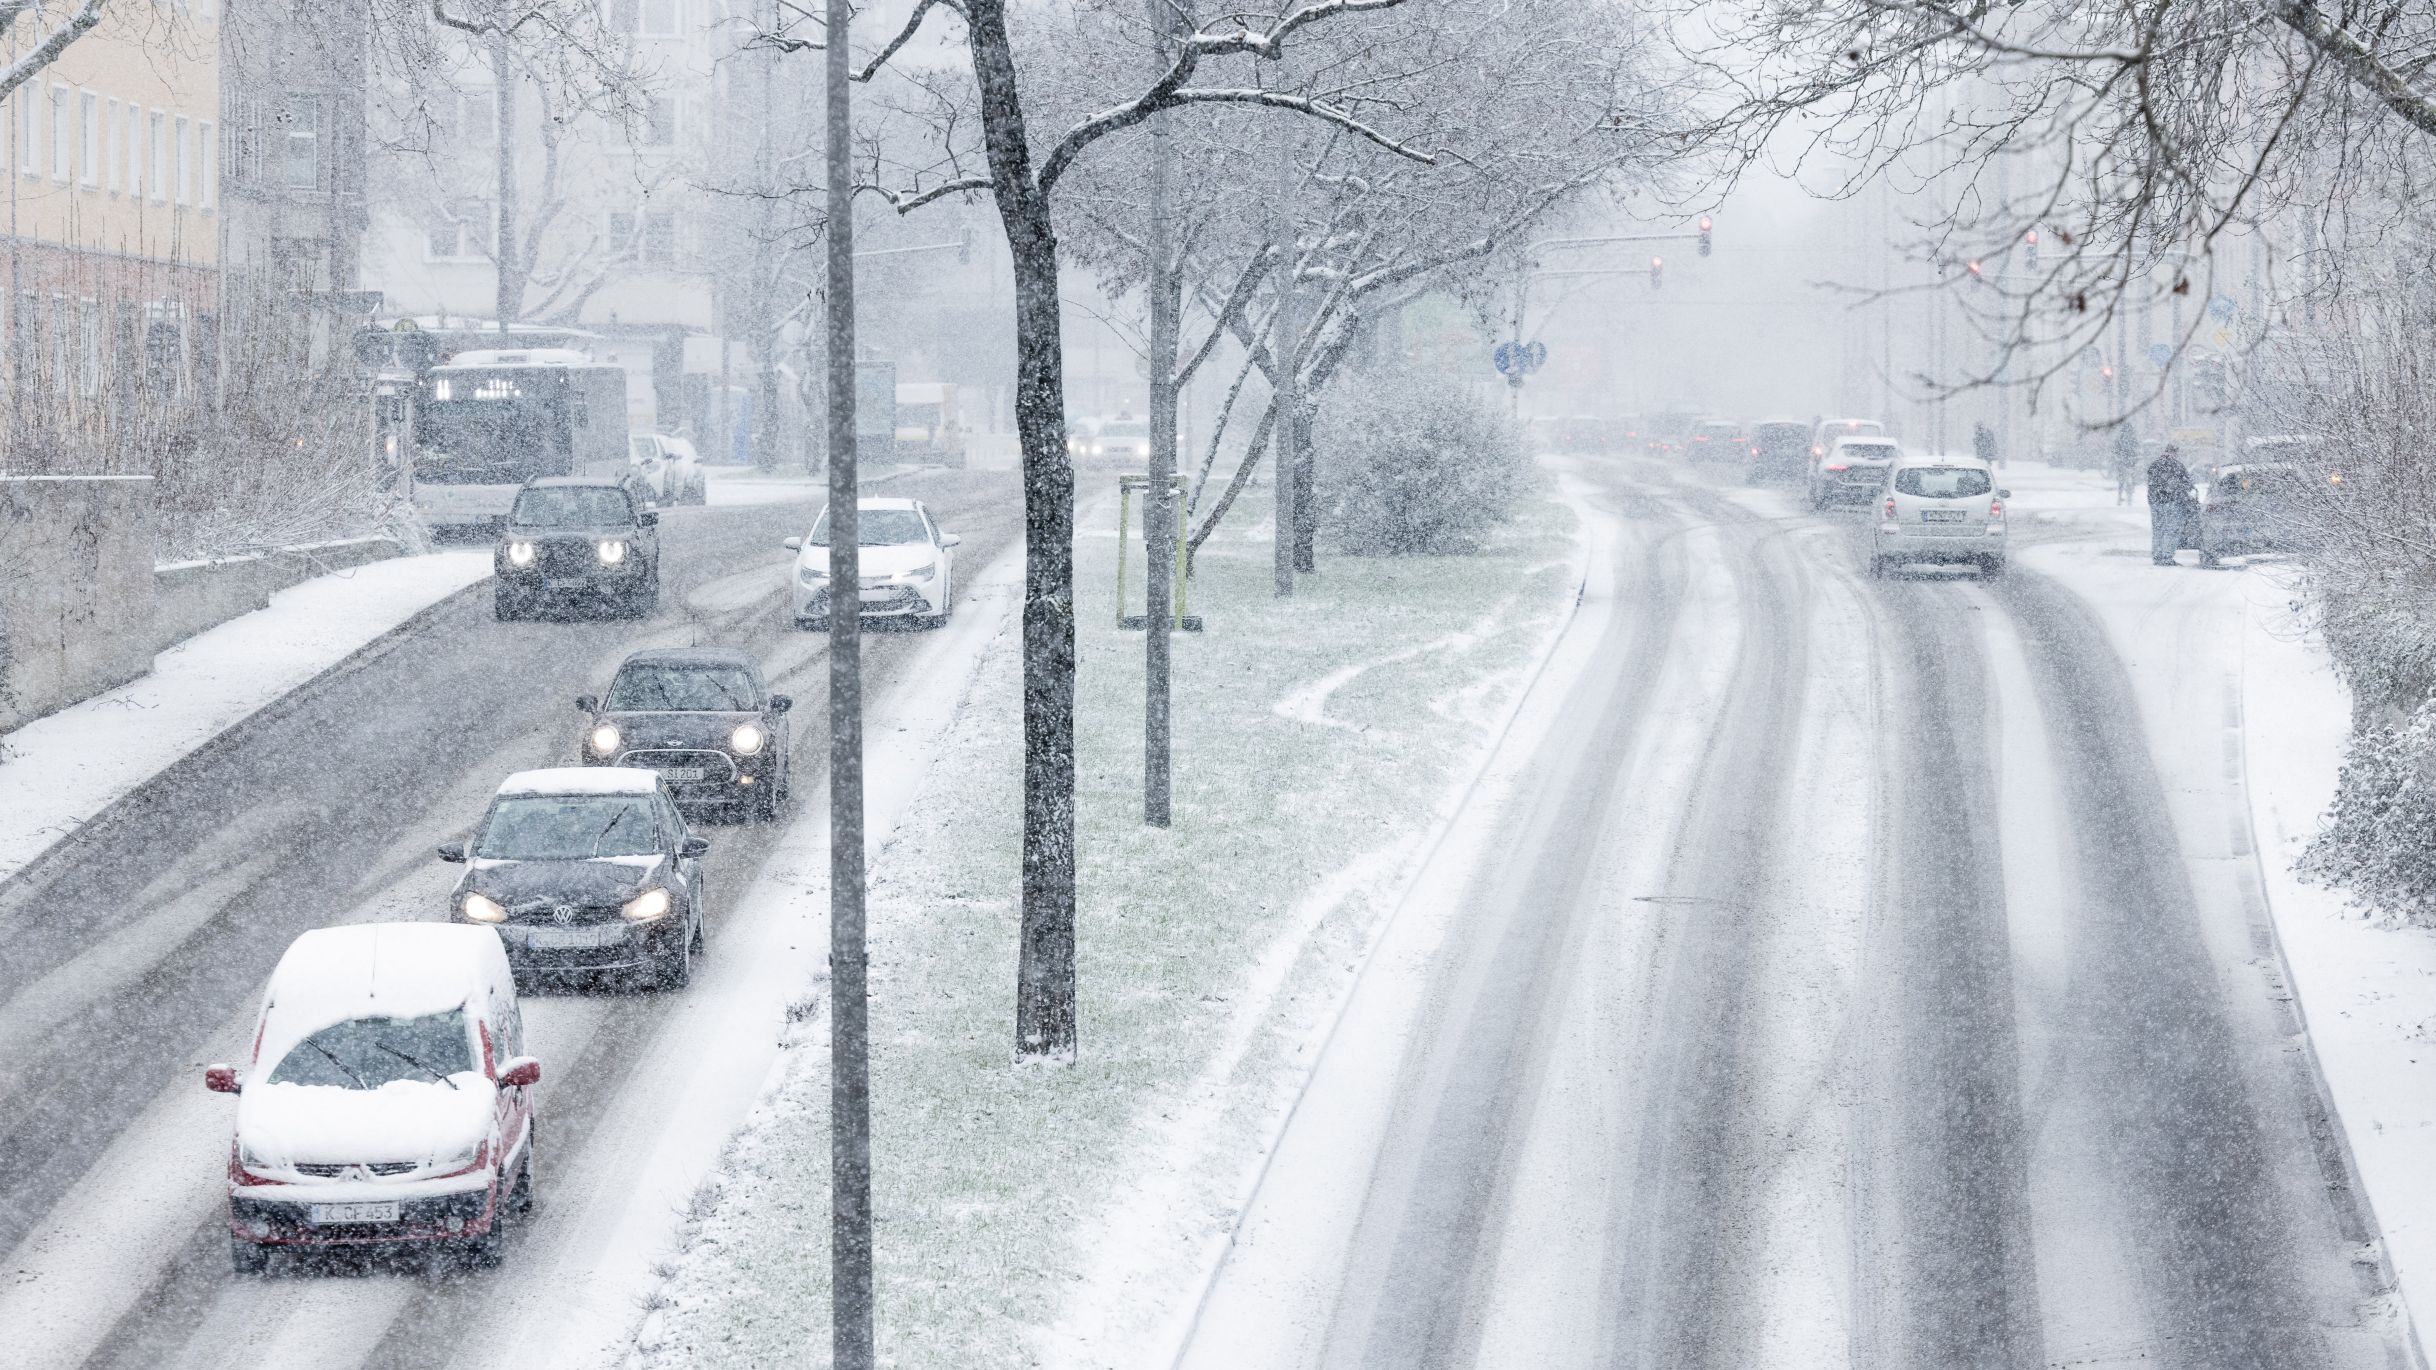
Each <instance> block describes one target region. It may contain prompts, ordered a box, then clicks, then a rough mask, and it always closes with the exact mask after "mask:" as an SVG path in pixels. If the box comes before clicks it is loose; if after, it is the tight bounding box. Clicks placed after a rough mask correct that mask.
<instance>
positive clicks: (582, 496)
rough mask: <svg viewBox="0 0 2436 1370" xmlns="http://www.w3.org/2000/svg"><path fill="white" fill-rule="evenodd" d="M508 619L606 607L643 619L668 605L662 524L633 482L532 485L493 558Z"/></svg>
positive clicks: (583, 479) (567, 479)
mask: <svg viewBox="0 0 2436 1370" xmlns="http://www.w3.org/2000/svg"><path fill="white" fill-rule="evenodd" d="M491 565H492V569H493V570H494V571H495V572H496V575H497V580H496V589H495V591H494V595H495V599H494V604H495V607H496V609H497V612H498V615H499V617H500V618H501V619H503V620H504V619H511V618H527V617H530V616H531V615H532V614H533V613H535V612H536V611H537V610H539V609H540V608H541V607H542V606H543V605H545V604H549V603H552V602H556V603H560V604H568V603H582V604H592V605H601V606H605V607H607V608H610V609H613V610H617V611H619V612H623V613H625V614H628V615H630V616H632V617H635V618H641V617H643V616H644V615H646V614H648V613H650V612H651V611H652V608H653V607H654V606H655V605H657V604H658V603H659V602H660V516H659V515H658V514H656V513H653V512H652V511H650V510H649V509H646V508H644V507H643V503H642V501H641V500H638V499H637V498H636V497H635V492H634V488H633V485H632V483H631V482H627V481H620V480H612V479H609V478H607V477H590V476H546V477H543V478H541V479H538V480H531V481H527V482H525V486H524V488H523V489H522V490H519V491H517V492H516V504H515V506H514V507H513V508H512V509H510V510H509V511H508V520H507V527H506V528H505V530H503V531H502V532H501V533H500V535H499V546H498V549H497V550H496V551H495V552H494V553H493V554H492V557H491Z"/></svg>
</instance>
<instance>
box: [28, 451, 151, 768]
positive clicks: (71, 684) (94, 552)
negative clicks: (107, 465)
mask: <svg viewBox="0 0 2436 1370" xmlns="http://www.w3.org/2000/svg"><path fill="white" fill-rule="evenodd" d="M152 562H153V527H152V479H151V477H149V476H90V477H51V476H14V477H0V733H4V732H7V731H8V730H10V729H12V728H14V727H16V726H17V725H18V724H20V723H24V722H27V721H29V720H32V719H35V718H39V717H41V716H42V715H44V714H46V713H49V712H50V711H52V710H53V709H57V708H60V707H61V706H63V705H66V704H70V703H73V702H75V701H76V700H79V699H83V698H86V697H87V696H89V695H94V694H98V693H100V692H101V691H103V690H107V689H109V688H110V687H112V686H114V685H120V684H124V683H125V682H127V681H130V680H133V679H134V678H136V677H137V676H139V675H142V674H143V673H145V672H146V671H149V670H151V669H152V652H153V645H154V637H153V609H154V605H155V602H156V597H157V590H156V589H155V585H154V577H153V569H152Z"/></svg>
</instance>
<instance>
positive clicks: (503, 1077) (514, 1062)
mask: <svg viewBox="0 0 2436 1370" xmlns="http://www.w3.org/2000/svg"><path fill="white" fill-rule="evenodd" d="M499 1083H500V1084H501V1085H503V1086H508V1087H520V1086H524V1085H537V1084H540V1083H541V1062H539V1061H536V1060H534V1059H533V1058H532V1057H530V1056H516V1057H511V1058H509V1060H508V1063H507V1065H506V1066H505V1067H504V1068H502V1069H501V1070H500V1072H499Z"/></svg>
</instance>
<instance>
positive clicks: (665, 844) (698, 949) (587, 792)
mask: <svg viewBox="0 0 2436 1370" xmlns="http://www.w3.org/2000/svg"><path fill="white" fill-rule="evenodd" d="M709 851H710V843H709V842H708V841H706V840H704V839H702V838H699V837H696V836H694V835H693V833H692V831H691V830H690V829H688V828H687V827H686V824H685V819H684V816H683V815H681V814H679V813H678V812H677V806H676V802H675V801H674V800H673V799H672V798H671V797H670V796H669V793H668V787H667V785H666V784H664V783H663V782H662V781H661V779H660V777H659V776H658V775H657V774H655V773H653V772H651V771H647V770H643V769H640V768H638V767H632V766H560V767H554V768H551V769H547V770H538V771H519V772H517V773H516V774H514V775H511V776H509V777H508V778H507V779H506V780H504V781H502V782H500V785H499V790H498V793H496V794H494V795H492V796H491V803H490V807H489V808H488V809H487V810H485V811H484V812H483V815H482V821H481V822H480V823H478V824H476V825H475V828H474V833H473V837H472V839H471V840H470V841H466V842H450V843H446V844H444V845H443V846H442V847H441V848H440V859H441V860H443V861H454V862H460V863H462V864H463V865H464V866H465V868H466V869H465V874H464V875H463V876H461V877H459V878H458V880H457V887H456V889H455V890H453V891H451V892H450V894H449V897H448V916H449V918H450V919H451V920H452V921H455V922H458V923H470V924H475V925H477V926H481V927H487V928H493V929H496V930H497V932H498V935H499V936H498V940H499V942H500V944H501V945H502V946H504V947H505V948H506V949H507V960H508V965H509V966H510V967H511V968H513V969H514V971H515V973H516V975H517V976H518V977H519V978H522V979H532V978H535V977H538V976H545V975H548V976H559V975H584V976H617V977H625V976H629V975H632V974H635V973H637V972H641V973H645V974H648V975H649V976H650V978H651V979H652V981H653V982H654V983H655V984H657V985H658V986H659V987H660V988H662V989H679V988H682V987H683V986H684V985H685V984H686V982H688V981H689V980H691V979H692V978H693V973H694V958H696V957H698V956H700V955H701V954H702V950H703V919H702V857H703V855H704V854H705V853H707V852H709Z"/></svg>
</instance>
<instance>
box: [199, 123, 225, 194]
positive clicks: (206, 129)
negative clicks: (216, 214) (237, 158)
mask: <svg viewBox="0 0 2436 1370" xmlns="http://www.w3.org/2000/svg"><path fill="white" fill-rule="evenodd" d="M195 151H196V153H197V154H199V156H200V157H201V159H202V169H201V176H202V182H203V184H202V187H201V189H202V192H203V207H204V208H205V209H212V208H215V207H217V206H218V205H219V203H220V142H219V140H218V139H216V138H214V137H212V127H211V125H210V124H209V123H203V124H198V125H196V126H195Z"/></svg>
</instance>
